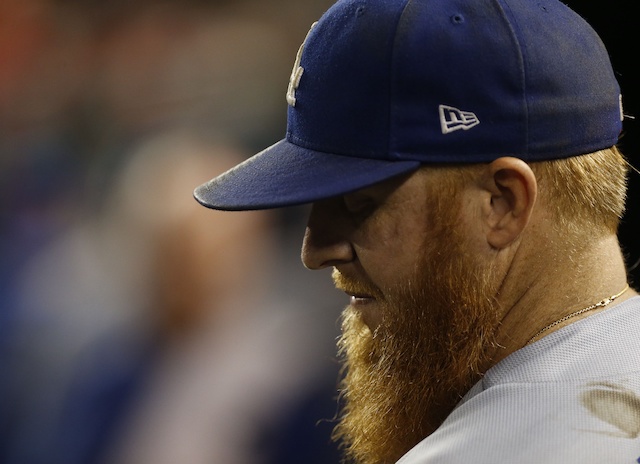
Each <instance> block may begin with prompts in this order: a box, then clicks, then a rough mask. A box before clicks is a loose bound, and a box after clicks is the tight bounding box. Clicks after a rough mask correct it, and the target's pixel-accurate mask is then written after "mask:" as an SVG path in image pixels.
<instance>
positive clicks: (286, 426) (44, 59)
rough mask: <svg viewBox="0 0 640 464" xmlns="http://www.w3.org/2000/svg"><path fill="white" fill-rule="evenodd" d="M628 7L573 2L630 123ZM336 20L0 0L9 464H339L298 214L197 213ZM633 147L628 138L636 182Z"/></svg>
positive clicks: (247, 1)
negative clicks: (302, 48)
mask: <svg viewBox="0 0 640 464" xmlns="http://www.w3.org/2000/svg"><path fill="white" fill-rule="evenodd" d="M621 1H622V0H620V1H617V0H614V1H612V2H608V3H607V5H606V7H607V8H606V9H605V6H603V5H600V4H598V6H597V7H596V6H594V5H593V4H586V3H588V2H578V1H577V0H576V1H573V2H569V4H570V6H571V7H573V8H574V9H576V10H577V11H578V12H580V13H581V14H583V16H585V17H586V18H587V19H588V20H589V22H591V23H592V25H593V26H594V27H595V28H596V29H597V30H598V32H599V33H600V34H601V36H602V37H603V39H604V41H605V43H606V45H607V46H608V48H609V51H610V53H611V55H612V61H613V63H614V67H615V69H616V72H617V73H618V78H619V81H620V83H621V86H622V88H623V93H624V102H625V107H626V112H627V113H628V114H629V115H638V113H640V110H639V109H638V93H637V92H638V85H637V83H638V70H637V68H636V67H635V63H632V61H633V60H632V57H631V55H630V53H629V51H630V49H631V45H630V42H631V39H630V38H631V30H632V29H631V17H632V16H633V15H631V14H630V12H626V13H625V12H624V8H623V4H622V3H621ZM616 2H617V4H619V5H616ZM331 3H332V0H218V1H213V0H209V1H205V0H200V1H196V0H191V1H188V0H182V1H177V0H176V1H171V0H165V1H157V0H156V1H152V0H136V1H124V0H114V1H110V2H100V1H97V0H75V1H74V0H0V257H1V259H0V463H5V464H14V463H15V464H55V463H64V464H76V463H78V464H146V463H148V464H152V463H153V464H163V463H167V464H168V463H171V464H175V463H182V464H200V463H202V464H204V463H208V464H211V463H216V464H217V463H220V464H263V463H264V464H270V463H274V464H275V463H279V464H286V463H306V464H314V463H318V464H320V463H322V464H331V463H337V462H338V461H339V459H338V457H337V453H336V450H335V446H334V445H333V444H332V443H331V441H330V439H329V435H330V431H331V428H332V418H333V416H334V414H335V409H336V402H335V395H336V379H337V376H338V366H337V364H336V362H335V360H334V356H335V347H334V342H335V337H336V336H337V334H338V327H337V320H338V317H339V313H340V311H341V308H342V306H343V305H344V304H345V303H346V301H344V297H343V296H341V295H340V294H338V292H336V291H334V290H333V288H332V285H331V282H330V279H329V276H328V275H319V274H318V273H311V272H306V271H305V270H304V269H303V268H302V265H301V264H300V262H299V258H298V255H299V245H300V242H301V238H302V233H303V230H304V221H305V213H306V211H305V208H288V209H284V210H277V211H268V212H250V213H219V212H215V211H210V210H207V209H205V208H202V207H201V206H199V205H197V203H196V202H195V201H194V200H193V199H192V190H193V188H194V187H195V186H196V185H199V184H200V183H202V182H204V181H206V180H208V179H209V178H211V177H213V176H214V175H215V174H217V173H220V172H222V171H224V170H226V169H227V168H228V167H230V166H232V165H234V164H236V163H237V162H238V161H241V160H243V159H245V158H247V157H248V156H250V155H252V154H254V153H255V152H257V151H259V150H261V149H262V148H264V147H266V146H268V145H270V144H271V143H274V142H276V141H277V140H279V139H280V138H282V136H283V134H284V131H285V125H286V102H285V98H284V95H285V92H286V88H287V83H288V79H289V74H290V72H291V66H292V65H293V61H294V57H295V54H296V51H297V49H298V47H299V45H300V43H301V42H302V40H303V38H304V37H305V35H306V33H307V30H308V29H309V26H310V25H311V23H312V22H313V21H315V20H316V19H317V18H318V17H319V16H320V15H321V14H322V12H324V11H325V10H326V9H327V8H328V7H329V6H330V4H331ZM627 8H628V6H627ZM638 131H639V130H638V122H637V120H635V119H627V120H626V121H625V133H624V136H623V138H622V140H621V147H622V149H623V151H624V152H625V153H626V155H627V157H628V158H629V159H630V160H631V161H632V163H634V164H635V166H636V167H640V152H639V148H638ZM631 180H632V182H631V190H630V197H629V201H628V206H629V211H628V214H627V216H626V218H625V221H624V223H623V225H622V228H621V232H620V236H621V240H622V242H623V245H624V247H625V250H626V252H627V254H628V262H629V267H630V268H631V274H632V276H633V277H634V279H635V281H636V282H638V281H639V280H638V272H639V270H638V268H637V267H635V266H637V261H638V259H639V258H640V247H639V244H638V222H639V220H638V218H639V216H640V211H638V205H637V198H638V185H639V184H640V175H638V174H633V175H632V177H631ZM325 274H326V273H325Z"/></svg>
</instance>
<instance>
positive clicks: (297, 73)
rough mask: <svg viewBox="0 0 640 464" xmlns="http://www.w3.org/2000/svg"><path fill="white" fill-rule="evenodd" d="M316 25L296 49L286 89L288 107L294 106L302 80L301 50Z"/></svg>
mask: <svg viewBox="0 0 640 464" xmlns="http://www.w3.org/2000/svg"><path fill="white" fill-rule="evenodd" d="M316 24H318V21H316V22H315V23H313V24H312V25H311V28H310V29H309V32H307V35H306V37H305V38H304V41H303V42H302V45H300V48H299V49H298V53H297V54H296V61H295V63H293V69H292V70H291V77H289V87H288V88H287V103H288V104H289V105H290V106H296V90H297V89H298V86H299V85H300V79H301V78H302V73H304V68H303V67H302V66H300V60H301V59H302V50H304V44H305V43H307V39H308V38H309V34H311V29H313V27H314V26H315V25H316Z"/></svg>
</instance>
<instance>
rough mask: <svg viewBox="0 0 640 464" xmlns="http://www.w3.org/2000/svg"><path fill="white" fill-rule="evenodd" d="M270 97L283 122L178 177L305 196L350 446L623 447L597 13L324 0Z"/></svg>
mask: <svg viewBox="0 0 640 464" xmlns="http://www.w3.org/2000/svg"><path fill="white" fill-rule="evenodd" d="M287 101H288V104H289V112H288V129H287V137H286V139H285V140H282V141H280V142H278V143H276V144H275V145H273V146H272V147H269V148H267V149H266V150H264V151H263V152H261V153H260V154H258V155H256V156H255V157H253V158H250V159H249V160H247V161H246V162H244V163H242V164H241V165H239V166H237V167H236V168H234V169H232V170H230V171H228V172H227V173H225V174H223V175H221V176H219V177H217V178H215V179H213V180H211V181H210V182H208V183H207V184H204V185H202V186H200V187H199V188H198V189H196V191H195V196H196V198H197V200H198V201H199V202H201V203H202V204H203V205H205V206H208V207H211V208H215V209H223V210H246V209H261V208H274V207H281V206H287V205H293V204H301V203H312V204H313V205H312V209H311V213H310V217H309V222H308V227H307V231H306V234H305V237H304V243H303V248H302V260H303V262H304V264H305V266H307V267H308V268H311V269H319V268H324V267H333V269H334V274H333V275H334V279H335V283H336V286H337V287H338V288H339V289H341V290H343V291H344V292H345V293H346V294H347V295H348V296H349V297H350V303H349V305H348V307H347V308H346V310H345V312H344V318H343V336H342V338H341V340H340V342H339V345H340V350H341V353H342V354H343V355H344V359H345V377H344V385H343V390H342V397H343V399H344V402H345V405H344V408H343V412H342V414H341V416H340V422H339V424H338V426H337V428H336V432H335V435H336V438H338V439H340V440H341V441H342V443H343V444H344V447H345V450H346V453H347V456H348V457H349V458H352V459H353V460H354V461H356V462H359V463H392V462H396V461H397V460H399V461H398V462H400V463H402V464H415V463H435V462H438V463H445V462H446V463H462V462H474V463H498V462H500V463H514V462H517V463H536V464H539V463H569V462H570V463H586V462H588V463H603V462H616V463H617V462H620V463H622V462H629V463H631V462H636V460H639V459H640V446H639V443H638V437H639V436H640V375H639V374H640V358H639V357H638V355H637V353H638V350H640V341H639V337H637V332H638V330H637V329H638V327H640V298H638V297H637V294H636V292H635V291H634V290H632V289H630V288H629V287H628V284H627V276H626V271H625V265H624V261H623V256H622V253H621V251H620V246H619V244H618V240H617V238H616V230H617V225H618V221H619V218H620V217H621V215H622V214H623V210H624V199H625V190H626V173H627V164H626V162H625V160H624V158H623V157H622V155H621V154H620V152H619V151H618V150H617V148H616V147H615V145H616V142H617V138H618V136H619V134H620V130H621V121H622V118H623V113H622V107H621V97H620V91H619V87H618V84H617V82H616V80H615V78H614V75H613V71H612V69H611V64H610V62H609V59H608V55H607V52H606V50H605V49H604V46H603V45H602V43H601V41H600V39H599V38H598V37H597V35H596V34H595V32H594V31H593V30H592V29H591V28H590V27H589V26H588V25H587V24H586V23H585V22H584V21H583V20H582V19H581V18H580V17H578V15H576V14H575V13H574V12H572V11H571V10H569V9H568V8H567V7H566V6H564V5H563V4H561V3H560V2H557V1H556V0H541V1H536V2H532V1H530V0H369V1H356V0H340V1H339V2H338V3H337V4H335V5H334V6H333V7H332V8H331V9H329V11H328V12H327V13H326V14H325V15H324V16H323V17H322V18H321V19H320V20H319V21H318V22H317V23H316V24H314V26H312V28H311V30H310V32H309V34H308V35H307V37H306V39H305V41H304V43H303V45H302V46H301V48H300V51H299V53H298V55H297V57H296V62H295V64H294V68H293V71H292V75H291V80H290V83H289V88H288V91H287Z"/></svg>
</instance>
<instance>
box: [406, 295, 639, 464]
mask: <svg viewBox="0 0 640 464" xmlns="http://www.w3.org/2000/svg"><path fill="white" fill-rule="evenodd" d="M639 437H640V296H638V297H634V298H631V299H629V300H627V301H625V302H623V303H620V304H619V305H616V306H615V307H612V308H610V309H608V310H605V311H602V312H600V313H598V314H594V315H592V316H590V317H587V318H585V319H582V320H580V321H578V322H575V323H573V324H570V325H568V326H566V327H564V328H562V329H560V330H558V331H556V332H553V333H551V334H549V335H547V336H546V337H544V338H542V339H541V340H539V341H537V342H535V343H532V344H531V345H528V346H525V347H524V348H522V349H520V350H518V351H516V352H514V353H512V354H511V355H510V356H508V357H507V358H505V359H504V360H502V361H501V362H500V363H498V364H496V365H495V366H494V367H492V368H491V369H490V370H489V371H488V372H487V373H486V375H485V376H484V378H483V379H482V380H481V381H480V382H478V383H477V384H476V385H475V386H474V387H473V388H472V389H471V390H470V391H469V392H468V393H467V395H465V397H464V398H463V399H462V401H461V402H460V404H459V405H458V406H457V407H456V408H455V410H454V411H453V412H452V413H451V414H450V416H449V417H448V418H447V420H446V421H445V422H444V423H443V424H442V425H441V426H440V428H438V430H437V431H436V432H434V433H433V434H432V435H430V436H429V437H427V438H425V439H424V440H423V441H422V442H420V443H419V444H418V445H416V446H415V447H414V448H413V449H412V450H411V451H409V453H407V454H406V455H405V456H404V457H403V458H402V459H400V460H399V461H398V464H427V463H429V464H431V463H447V464H448V463H451V464H458V463H473V464H609V463H612V464H618V463H619V464H636V463H640V438H639Z"/></svg>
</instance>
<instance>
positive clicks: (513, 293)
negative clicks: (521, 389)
mask: <svg viewBox="0 0 640 464" xmlns="http://www.w3.org/2000/svg"><path fill="white" fill-rule="evenodd" d="M553 248H554V247H552V246H548V247H545V248H544V249H542V250H543V251H540V250H541V248H538V249H537V250H533V249H531V250H528V251H527V250H523V251H522V253H520V255H519V256H518V255H516V258H514V262H513V266H514V267H513V268H512V270H511V272H509V276H508V277H507V279H505V282H504V285H503V286H502V288H501V293H500V295H499V296H498V298H499V301H500V302H501V304H502V308H503V310H504V317H503V319H502V322H501V325H500V327H499V328H498V337H497V340H498V343H499V347H498V348H497V349H496V351H495V353H494V355H493V356H492V360H491V362H492V364H495V363H497V362H499V361H500V360H501V359H503V358H505V357H506V356H508V355H509V354H511V353H512V352H514V351H516V350H518V349H520V348H522V347H523V346H525V345H526V344H528V343H529V342H532V341H535V340H537V339H539V338H541V337H543V336H546V335H548V334H550V333H552V332H554V331H556V330H559V329H560V328H562V327H564V326H566V325H569V324H572V323H575V322H577V321H578V320H580V319H582V318H584V317H588V316H590V315H592V314H595V313H597V312H600V311H603V310H608V309H611V308H613V307H614V306H615V305H617V304H619V303H621V302H622V301H625V300H626V299H628V298H631V297H632V296H634V295H637V293H636V292H635V291H634V290H632V289H629V290H627V291H626V292H624V293H623V294H622V295H620V296H619V297H618V298H616V299H615V301H613V302H611V303H609V304H607V305H604V306H598V307H595V308H592V309H590V310H588V311H586V312H584V313H582V314H579V315H575V316H572V317H570V318H568V319H567V320H564V321H561V320H562V319H563V318H564V317H566V316H568V315H570V314H572V313H574V312H576V311H579V310H581V309H584V308H589V307H590V306H592V305H594V304H595V303H598V302H600V301H602V300H603V299H605V298H609V297H611V296H613V295H616V294H618V293H620V292H621V290H623V289H624V288H625V286H626V285H627V275H626V270H625V266H624V260H623V257H622V253H621V251H620V246H619V244H618V240H617V238H616V237H615V236H614V235H611V236H608V237H605V238H603V239H601V240H598V241H594V242H592V243H590V245H589V247H584V248H583V249H582V250H573V251H572V252H565V253H559V252H557V251H556V250H553ZM557 321H561V322H558V323H557V324H554V323H556V322H557ZM552 324H554V325H552ZM545 328H547V329H546V330H544V331H543V333H540V334H539V332H540V331H541V330H543V329H545ZM536 334H539V335H538V336H537V337H536ZM532 339H533V340H532Z"/></svg>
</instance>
